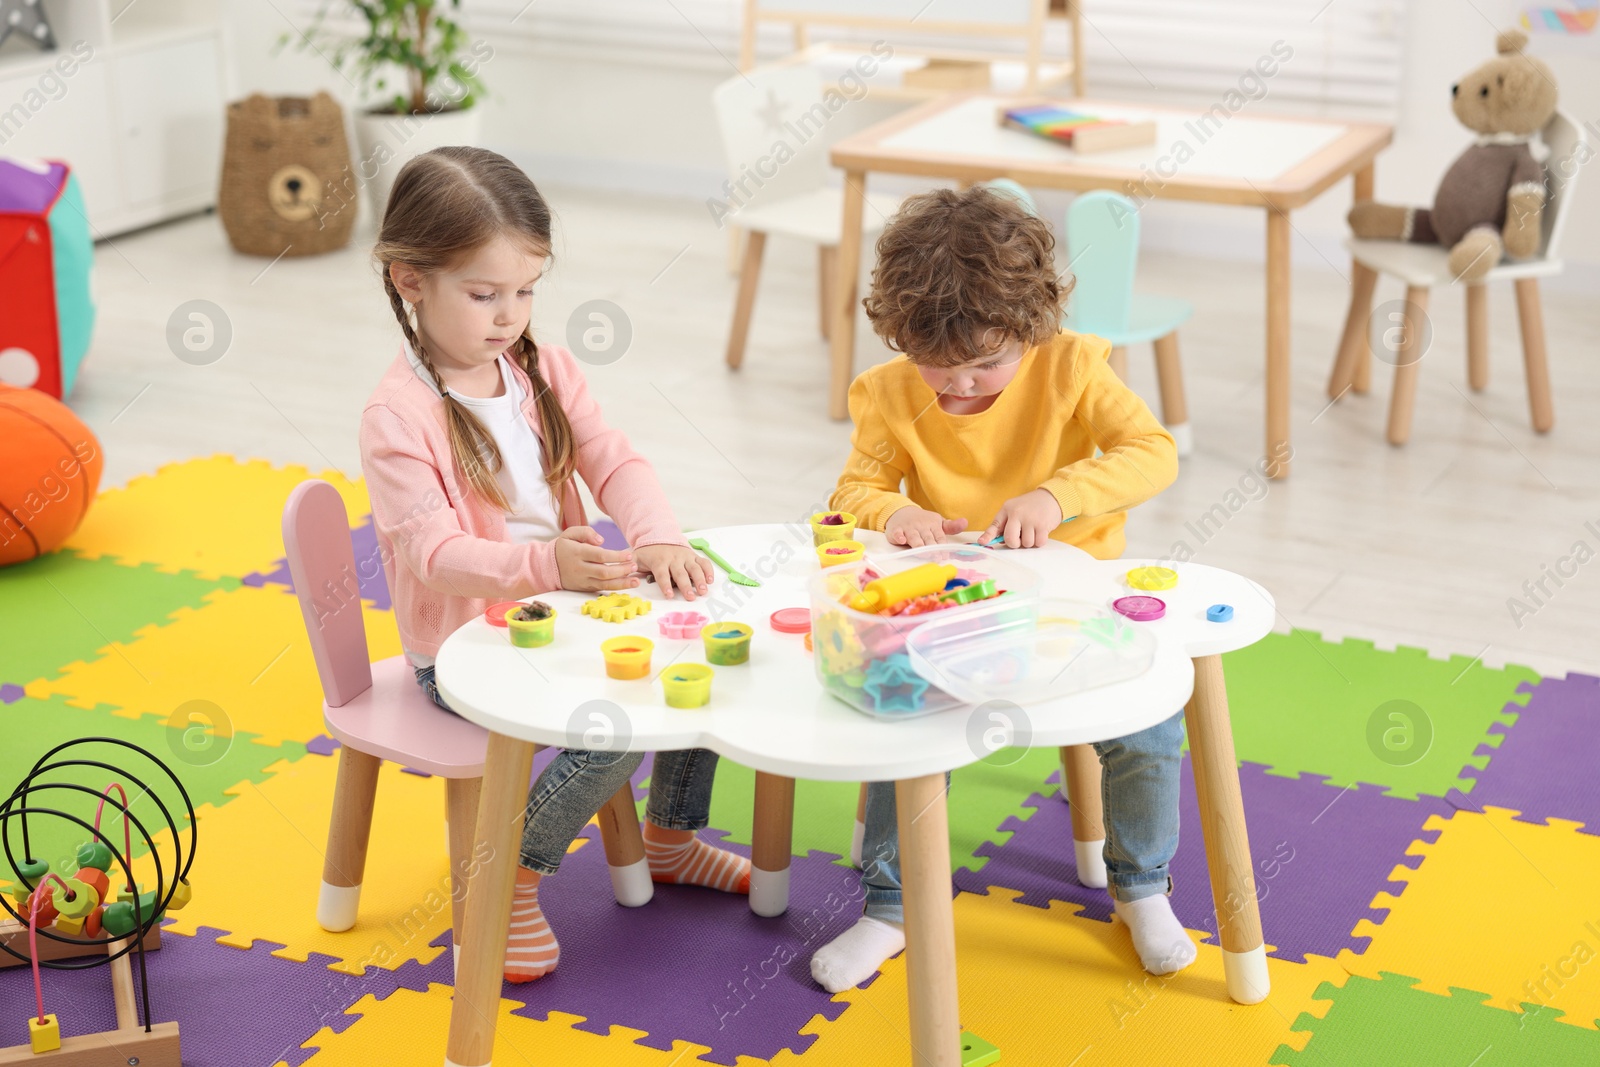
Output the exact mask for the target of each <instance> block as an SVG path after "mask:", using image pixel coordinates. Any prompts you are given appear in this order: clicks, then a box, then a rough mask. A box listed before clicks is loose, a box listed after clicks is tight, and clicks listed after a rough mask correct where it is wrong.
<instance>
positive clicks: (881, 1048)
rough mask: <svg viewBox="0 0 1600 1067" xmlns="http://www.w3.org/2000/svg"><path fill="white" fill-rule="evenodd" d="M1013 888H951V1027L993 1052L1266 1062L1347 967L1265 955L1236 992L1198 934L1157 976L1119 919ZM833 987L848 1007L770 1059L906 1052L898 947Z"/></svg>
mask: <svg viewBox="0 0 1600 1067" xmlns="http://www.w3.org/2000/svg"><path fill="white" fill-rule="evenodd" d="M1018 895H1019V894H1017V893H1015V892H1012V891H1009V890H1002V889H990V890H989V895H988V896H979V895H976V894H972V893H963V894H961V895H960V896H958V897H957V898H956V901H955V915H956V953H957V968H958V976H959V982H960V995H961V1027H962V1029H964V1030H970V1031H971V1032H973V1033H974V1034H977V1035H978V1036H979V1037H981V1038H983V1039H984V1040H985V1041H988V1042H989V1043H991V1044H993V1045H996V1046H998V1047H999V1049H1000V1051H1001V1060H1000V1062H1001V1064H1002V1065H1004V1064H1016V1065H1018V1067H1022V1065H1030V1064H1060V1065H1063V1067H1064V1065H1066V1064H1072V1065H1073V1067H1095V1065H1121V1064H1134V1063H1152V1064H1154V1063H1195V1064H1212V1063H1216V1064H1230V1065H1231V1064H1265V1063H1267V1061H1268V1060H1269V1059H1270V1057H1271V1056H1272V1055H1273V1053H1274V1052H1275V1051H1276V1050H1277V1049H1278V1047H1279V1046H1280V1045H1288V1046H1290V1047H1291V1048H1294V1049H1296V1050H1299V1049H1302V1048H1304V1047H1305V1044H1306V1042H1307V1041H1308V1040H1309V1039H1310V1034H1308V1033H1304V1032H1296V1031H1295V1030H1293V1029H1292V1027H1293V1025H1294V1023H1295V1020H1296V1019H1297V1018H1298V1017H1299V1016H1300V1014H1301V1013H1302V1012H1307V1013H1309V1014H1312V1015H1315V1016H1317V1017H1319V1018H1320V1017H1321V1016H1322V1015H1324V1014H1325V1013H1326V1012H1327V1009H1328V1004H1327V1002H1325V1001H1316V1000H1314V999H1313V994H1314V993H1315V991H1316V990H1317V988H1318V987H1319V986H1320V985H1321V984H1322V983H1323V982H1325V981H1328V982H1331V981H1335V980H1343V979H1344V977H1345V973H1344V971H1343V970H1342V969H1340V968H1339V967H1338V965H1337V964H1335V963H1334V962H1333V961H1332V960H1330V959H1326V958H1323V957H1318V956H1308V957H1307V962H1305V963H1293V962H1290V961H1287V960H1279V959H1275V958H1272V957H1268V959H1267V967H1268V969H1269V971H1270V974H1271V979H1272V992H1271V994H1270V995H1269V996H1268V997H1267V999H1266V1000H1265V1001H1264V1002H1262V1003H1260V1004H1253V1005H1249V1006H1246V1005H1241V1004H1235V1003H1234V1002H1233V1001H1231V1000H1229V999H1228V994H1227V991H1226V988H1225V985H1224V980H1223V972H1222V951H1221V949H1219V948H1217V947H1215V946H1214V945H1211V944H1205V943H1202V944H1200V945H1199V946H1198V947H1199V953H1200V955H1199V959H1198V960H1197V961H1196V962H1195V963H1194V964H1192V965H1191V966H1189V967H1188V968H1186V969H1185V970H1183V971H1181V972H1179V973H1178V974H1175V975H1170V976H1167V977H1165V978H1157V977H1155V976H1154V975H1151V974H1148V973H1146V972H1145V971H1144V970H1143V968H1141V967H1140V966H1139V959H1138V956H1137V955H1136V954H1135V953H1134V950H1133V942H1132V940H1131V939H1130V938H1129V936H1128V931H1127V929H1126V927H1124V926H1123V925H1122V924H1121V923H1120V922H1111V923H1101V922H1093V921H1091V920H1088V919H1082V918H1079V917H1078V916H1077V912H1078V910H1079V909H1078V907H1077V906H1076V905H1066V904H1061V903H1053V904H1051V905H1050V907H1049V909H1048V910H1046V909H1040V908H1030V907H1021V906H1019V905H1017V904H1016V903H1014V900H1015V898H1016V897H1017V896H1018ZM1191 935H1192V936H1193V937H1194V938H1196V939H1197V940H1198V938H1200V937H1202V936H1204V935H1203V934H1202V933H1200V932H1198V931H1191ZM835 999H837V1000H840V1001H846V1002H848V1003H849V1004H850V1008H849V1009H848V1010H847V1011H845V1012H844V1014H843V1015H841V1016H840V1017H839V1018H838V1019H836V1020H834V1021H832V1022H828V1021H826V1020H825V1019H824V1018H823V1017H822V1016H817V1017H815V1018H813V1020H812V1022H811V1024H810V1025H809V1026H808V1028H807V1029H806V1030H805V1031H803V1032H805V1033H814V1034H815V1035H816V1036H817V1041H816V1042H815V1043H814V1044H813V1045H812V1046H811V1047H810V1048H808V1049H806V1050H805V1052H803V1053H800V1054H799V1055H795V1054H793V1053H791V1052H788V1051H784V1052H782V1053H779V1054H778V1055H777V1056H776V1057H774V1058H773V1060H772V1063H773V1065H774V1067H778V1065H780V1064H781V1065H782V1067H802V1065H803V1067H832V1065H835V1064H837V1065H840V1067H843V1065H846V1064H861V1063H869V1062H870V1063H886V1064H887V1063H909V1062H911V1045H910V1038H909V1024H908V1022H907V1014H906V972H905V956H904V955H903V954H902V955H901V956H899V957H897V958H895V959H893V960H890V961H889V962H888V963H887V964H885V965H884V968H883V971H882V973H881V974H880V975H879V976H878V978H877V979H876V980H874V981H873V983H872V984H871V985H869V986H868V987H867V988H865V989H855V990H850V991H849V992H846V993H842V994H840V995H839V996H838V997H837V998H835ZM869 1050H870V1054H869Z"/></svg>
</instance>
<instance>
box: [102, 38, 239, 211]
mask: <svg viewBox="0 0 1600 1067" xmlns="http://www.w3.org/2000/svg"><path fill="white" fill-rule="evenodd" d="M111 85H112V90H113V91H112V100H113V101H114V104H115V115H116V122H117V130H116V134H117V141H116V144H117V152H118V155H119V156H120V157H121V163H122V166H121V171H122V195H123V201H124V206H125V207H126V208H128V209H129V210H132V211H136V212H143V211H148V210H151V209H152V208H158V207H160V206H162V205H171V206H172V207H173V208H175V209H176V208H179V207H181V206H183V205H192V206H194V207H202V206H205V205H207V204H210V203H211V202H212V201H213V199H214V198H215V193H216V188H217V176H218V174H219V173H221V166H222V136H223V106H224V105H223V99H222V68H221V54H220V50H219V48H218V45H217V41H216V39H215V38H214V37H209V36H207V37H201V38H198V39H196V40H191V41H180V42H177V43H173V44H166V45H158V46H153V47H149V48H144V49H139V50H137V51H129V52H125V53H122V54H119V55H117V56H116V57H115V58H114V59H112V61H111Z"/></svg>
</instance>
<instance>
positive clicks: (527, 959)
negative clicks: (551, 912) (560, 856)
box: [505, 867, 561, 984]
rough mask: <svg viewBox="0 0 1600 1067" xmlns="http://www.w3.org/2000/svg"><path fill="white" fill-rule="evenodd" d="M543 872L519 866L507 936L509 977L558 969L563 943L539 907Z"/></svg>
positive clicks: (525, 977) (533, 975)
mask: <svg viewBox="0 0 1600 1067" xmlns="http://www.w3.org/2000/svg"><path fill="white" fill-rule="evenodd" d="M539 878H540V876H539V875H538V874H537V873H535V872H534V871H530V870H528V869H527V868H526V867H518V868H517V887H516V889H515V890H514V891H513V892H512V895H511V931H510V934H509V936H508V937H507V938H506V972H505V973H506V981H508V982H514V983H518V984H520V983H522V982H531V981H533V980H534V979H535V978H542V977H544V976H545V975H547V974H549V973H550V972H551V971H553V970H555V969H556V961H558V960H559V959H560V958H561V946H560V945H558V944H556V935H555V934H554V933H552V932H551V930H550V924H549V923H547V922H545V920H544V912H542V911H540V910H539Z"/></svg>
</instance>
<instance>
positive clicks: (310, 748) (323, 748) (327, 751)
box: [306, 734, 339, 756]
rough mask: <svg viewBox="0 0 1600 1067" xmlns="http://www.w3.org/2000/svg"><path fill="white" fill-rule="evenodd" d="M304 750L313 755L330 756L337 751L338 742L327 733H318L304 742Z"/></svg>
mask: <svg viewBox="0 0 1600 1067" xmlns="http://www.w3.org/2000/svg"><path fill="white" fill-rule="evenodd" d="M306 751H307V752H309V753H311V755H313V756H331V755H333V754H334V753H335V752H337V751H339V742H338V741H336V740H334V739H333V738H331V737H329V736H328V735H327V734H318V735H317V736H316V737H313V738H312V739H311V740H309V741H307V742H306Z"/></svg>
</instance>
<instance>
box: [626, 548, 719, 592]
mask: <svg viewBox="0 0 1600 1067" xmlns="http://www.w3.org/2000/svg"><path fill="white" fill-rule="evenodd" d="M633 558H634V559H635V560H636V561H637V564H638V568H639V570H640V571H641V572H642V573H645V574H653V575H655V579H656V586H657V587H658V588H660V590H661V592H662V594H663V595H664V596H666V598H667V599H668V600H671V599H672V595H673V593H672V591H673V588H674V587H676V588H678V589H681V590H683V599H685V600H693V599H694V598H695V597H697V596H705V595H706V590H708V589H709V588H710V587H711V561H710V560H709V559H706V558H705V557H704V556H702V555H700V553H698V552H696V551H695V550H694V549H692V548H689V547H688V546H686V545H645V546H644V547H643V548H639V549H635V550H634V553H633Z"/></svg>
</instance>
